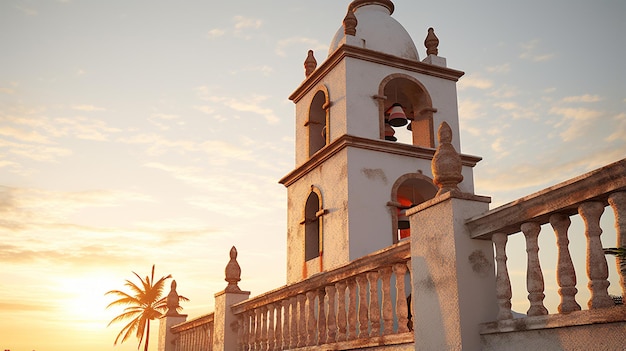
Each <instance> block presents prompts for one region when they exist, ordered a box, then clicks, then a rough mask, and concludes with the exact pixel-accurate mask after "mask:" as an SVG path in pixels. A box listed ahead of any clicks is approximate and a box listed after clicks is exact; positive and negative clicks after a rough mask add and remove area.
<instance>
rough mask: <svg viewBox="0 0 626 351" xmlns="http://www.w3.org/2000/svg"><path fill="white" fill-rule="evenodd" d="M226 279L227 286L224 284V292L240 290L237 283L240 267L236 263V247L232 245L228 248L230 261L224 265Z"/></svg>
mask: <svg viewBox="0 0 626 351" xmlns="http://www.w3.org/2000/svg"><path fill="white" fill-rule="evenodd" d="M225 272H226V279H224V280H226V281H227V282H228V286H226V289H225V290H224V291H225V292H241V289H239V286H238V285H237V283H238V282H239V281H240V280H241V267H239V263H237V249H236V248H235V247H234V246H233V247H232V248H231V249H230V261H228V264H227V265H226V270H225Z"/></svg>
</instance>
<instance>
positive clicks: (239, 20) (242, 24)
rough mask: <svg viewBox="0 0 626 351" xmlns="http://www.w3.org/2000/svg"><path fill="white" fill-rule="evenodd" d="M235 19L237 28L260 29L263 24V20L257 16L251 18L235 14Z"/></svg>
mask: <svg viewBox="0 0 626 351" xmlns="http://www.w3.org/2000/svg"><path fill="white" fill-rule="evenodd" d="M233 21H234V22H235V30H242V29H247V28H251V29H259V28H261V25H263V21H261V20H260V19H257V18H250V17H245V16H235V17H233Z"/></svg>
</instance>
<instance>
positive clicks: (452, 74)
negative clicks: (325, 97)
mask: <svg viewBox="0 0 626 351" xmlns="http://www.w3.org/2000/svg"><path fill="white" fill-rule="evenodd" d="M347 57H350V58H355V59H358V60H363V61H369V62H372V63H376V64H380V65H384V66H388V67H393V68H397V69H403V70H407V71H411V72H417V73H421V74H425V75H429V76H433V77H438V78H443V79H447V80H451V81H455V82H456V81H458V80H459V78H461V77H462V76H463V75H464V74H465V73H464V72H462V71H458V70H455V69H451V68H447V67H442V66H436V65H431V64H428V63H424V62H420V61H413V60H409V59H405V58H402V57H398V56H394V55H389V54H385V53H383V52H379V51H373V50H369V49H365V48H361V47H357V46H352V45H348V44H343V45H342V46H341V47H339V49H337V50H336V51H335V52H334V53H333V54H332V55H330V56H329V57H328V58H327V59H326V61H324V62H323V63H322V64H321V65H320V66H319V67H317V69H316V70H315V72H313V73H312V74H311V75H310V76H308V77H307V79H305V80H304V82H302V84H300V86H299V87H298V88H297V89H296V90H295V91H294V92H293V93H292V94H291V95H290V96H289V99H290V100H292V101H293V102H294V103H297V102H298V101H299V100H300V99H302V97H304V95H306V93H307V92H309V91H310V90H311V89H313V88H314V87H315V86H317V85H318V84H319V83H320V81H321V80H322V79H323V78H324V77H325V76H326V75H327V74H328V73H329V72H330V71H332V70H333V69H334V68H335V67H336V66H337V65H338V64H339V63H341V61H342V60H344V59H345V58H347Z"/></svg>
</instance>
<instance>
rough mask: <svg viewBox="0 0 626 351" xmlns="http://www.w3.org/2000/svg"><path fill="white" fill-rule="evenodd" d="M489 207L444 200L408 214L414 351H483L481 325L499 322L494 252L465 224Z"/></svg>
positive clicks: (463, 198)
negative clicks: (470, 234)
mask: <svg viewBox="0 0 626 351" xmlns="http://www.w3.org/2000/svg"><path fill="white" fill-rule="evenodd" d="M487 208H488V202H487V199H485V198H478V197H475V196H472V195H469V194H462V193H456V194H454V195H452V196H451V194H450V193H447V194H444V195H442V196H440V197H437V198H435V199H433V200H431V201H427V202H425V203H423V204H422V205H419V206H417V207H416V208H414V209H412V210H409V211H408V213H409V219H410V221H411V228H412V233H411V257H412V259H411V264H412V267H413V269H412V273H413V280H412V286H413V311H414V314H413V315H414V321H413V325H414V330H415V340H416V341H417V342H416V344H415V346H416V350H479V349H480V337H479V336H480V334H479V324H480V323H483V322H487V321H491V320H493V319H495V317H496V297H495V288H494V287H495V274H494V259H493V248H492V244H491V242H489V241H481V240H472V239H470V238H469V235H468V232H467V230H466V228H465V224H464V221H465V219H466V218H470V217H472V216H474V215H477V214H479V213H482V212H484V211H486V210H487Z"/></svg>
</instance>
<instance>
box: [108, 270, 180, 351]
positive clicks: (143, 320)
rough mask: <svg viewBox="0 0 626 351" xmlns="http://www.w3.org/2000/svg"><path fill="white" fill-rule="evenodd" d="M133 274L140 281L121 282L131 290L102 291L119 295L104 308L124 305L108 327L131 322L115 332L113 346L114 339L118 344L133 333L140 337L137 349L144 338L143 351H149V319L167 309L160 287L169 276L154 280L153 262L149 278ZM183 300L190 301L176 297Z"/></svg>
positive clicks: (160, 314) (163, 285) (159, 315)
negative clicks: (121, 322) (127, 291)
mask: <svg viewBox="0 0 626 351" xmlns="http://www.w3.org/2000/svg"><path fill="white" fill-rule="evenodd" d="M133 274H134V275H135V276H136V277H137V278H138V279H139V281H140V282H141V284H140V285H137V284H135V283H133V282H131V281H130V280H128V279H126V283H125V284H124V285H125V286H126V287H127V288H129V289H130V291H131V292H130V293H126V292H123V291H120V290H111V291H108V292H106V293H105V295H116V296H117V297H119V298H118V299H117V300H115V301H113V302H111V303H110V304H109V305H108V306H107V307H106V308H109V307H112V306H126V307H125V308H124V312H122V314H120V315H118V316H117V317H115V318H113V319H112V320H111V322H109V324H108V325H107V326H110V325H111V324H113V323H115V322H119V321H122V320H127V319H131V321H130V322H129V323H128V324H126V326H124V328H122V330H121V331H120V332H119V334H117V337H116V338H115V342H114V343H113V345H117V342H118V341H119V340H120V338H121V343H123V342H124V341H126V340H128V338H130V337H131V336H132V335H135V336H136V337H137V339H139V344H138V345H137V349H139V348H140V347H141V343H142V342H143V341H144V337H145V343H144V351H148V341H149V339H150V321H151V320H153V319H157V318H159V317H161V316H162V315H163V313H164V312H165V311H166V309H167V301H166V300H167V297H162V295H163V289H164V287H165V281H166V280H167V279H170V278H171V277H172V276H171V275H170V274H168V275H167V276H165V277H161V278H159V280H157V281H155V280H154V265H152V274H151V276H150V277H148V276H146V278H145V279H141V277H140V276H139V275H138V274H137V273H135V272H133ZM179 299H180V300H182V301H189V300H188V299H187V298H185V297H184V296H179Z"/></svg>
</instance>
